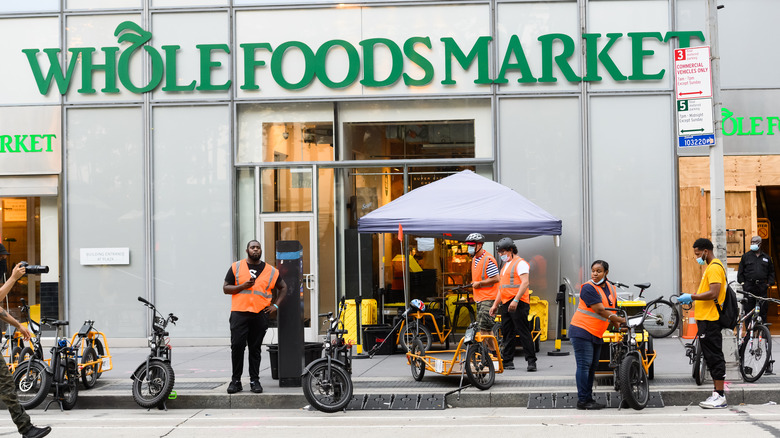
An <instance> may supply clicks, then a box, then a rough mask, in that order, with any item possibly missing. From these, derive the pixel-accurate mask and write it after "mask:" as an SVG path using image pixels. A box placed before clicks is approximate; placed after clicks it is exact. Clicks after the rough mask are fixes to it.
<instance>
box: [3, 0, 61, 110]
mask: <svg viewBox="0 0 780 438" xmlns="http://www.w3.org/2000/svg"><path fill="white" fill-rule="evenodd" d="M7 3H8V2H6V1H0V9H2V7H3V6H6V5H7ZM24 3H25V4H38V3H39V2H31V1H26V0H25V1H24ZM30 29H35V31H34V32H30ZM59 34H60V20H59V19H58V18H57V17H40V18H13V19H2V20H0V41H2V42H3V44H0V59H2V60H3V65H6V66H8V67H7V68H5V69H3V80H2V81H0V96H3V98H2V102H3V104H4V105H10V104H17V103H57V102H59V97H60V95H59V93H58V92H57V89H56V86H54V87H53V88H54V90H50V92H49V93H48V94H46V95H43V94H41V93H40V91H39V89H38V84H37V83H36V82H35V77H34V76H33V75H32V73H31V71H30V64H29V62H28V60H27V55H25V53H24V52H22V50H23V49H29V48H37V49H44V48H47V47H59V46H60V38H59ZM20 35H24V38H20V37H19V36H20ZM38 62H39V65H41V68H42V69H43V71H46V69H47V68H48V67H47V66H48V62H49V61H48V59H47V58H46V55H45V54H43V53H41V52H38ZM10 66H14V67H10ZM52 82H55V81H52Z"/></svg>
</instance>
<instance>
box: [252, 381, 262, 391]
mask: <svg viewBox="0 0 780 438" xmlns="http://www.w3.org/2000/svg"><path fill="white" fill-rule="evenodd" d="M249 390H250V391H252V392H254V393H255V394H262V393H263V385H261V384H260V381H259V380H252V381H250V382H249Z"/></svg>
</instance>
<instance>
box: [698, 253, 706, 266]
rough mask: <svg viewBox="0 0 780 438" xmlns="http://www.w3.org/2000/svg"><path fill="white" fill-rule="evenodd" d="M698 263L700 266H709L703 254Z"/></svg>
mask: <svg viewBox="0 0 780 438" xmlns="http://www.w3.org/2000/svg"><path fill="white" fill-rule="evenodd" d="M696 263H698V264H700V265H702V266H703V265H706V264H707V261H706V259H705V258H704V254H702V255H701V257H699V258H697V259H696Z"/></svg>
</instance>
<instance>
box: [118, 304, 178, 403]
mask: <svg viewBox="0 0 780 438" xmlns="http://www.w3.org/2000/svg"><path fill="white" fill-rule="evenodd" d="M138 301H140V302H142V303H143V304H144V305H145V306H146V307H148V308H149V309H151V310H152V312H153V316H152V334H151V336H149V349H150V352H149V356H147V358H146V361H144V362H143V363H142V364H141V365H139V366H138V368H136V369H135V371H134V372H133V375H132V376H131V377H130V378H131V379H132V380H133V400H135V402H136V403H138V405H139V406H141V407H142V408H147V409H151V408H155V407H156V408H158V409H167V408H166V406H165V401H166V400H167V399H168V396H169V395H170V394H171V391H173V384H174V382H175V379H176V378H175V376H174V374H173V367H171V346H170V343H169V342H168V339H167V336H168V332H167V331H165V328H166V327H168V324H170V323H172V324H173V325H176V321H178V320H179V318H177V317H176V316H175V315H174V314H173V313H169V314H168V317H164V316H163V315H162V314H161V313H160V312H158V311H157V308H156V307H155V306H154V304H152V303H150V302H149V301H146V300H145V299H143V298H141V297H138Z"/></svg>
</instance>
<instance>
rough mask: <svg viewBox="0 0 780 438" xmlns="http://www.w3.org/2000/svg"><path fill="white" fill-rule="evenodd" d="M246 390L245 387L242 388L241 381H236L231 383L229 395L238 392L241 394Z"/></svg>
mask: <svg viewBox="0 0 780 438" xmlns="http://www.w3.org/2000/svg"><path fill="white" fill-rule="evenodd" d="M243 390H244V387H243V386H241V381H240V380H234V381H232V382H230V385H228V391H227V392H228V394H235V393H237V392H241V391H243Z"/></svg>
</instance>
